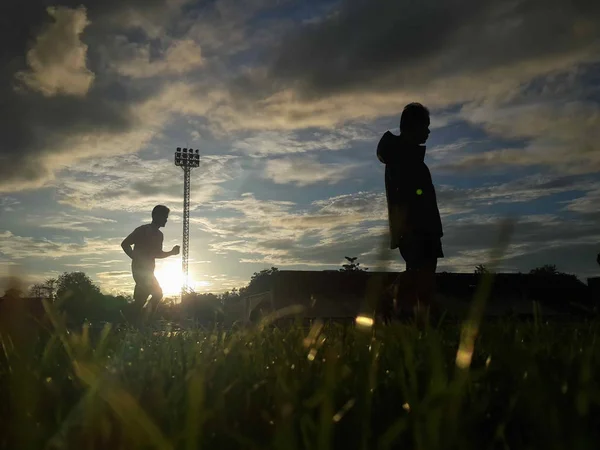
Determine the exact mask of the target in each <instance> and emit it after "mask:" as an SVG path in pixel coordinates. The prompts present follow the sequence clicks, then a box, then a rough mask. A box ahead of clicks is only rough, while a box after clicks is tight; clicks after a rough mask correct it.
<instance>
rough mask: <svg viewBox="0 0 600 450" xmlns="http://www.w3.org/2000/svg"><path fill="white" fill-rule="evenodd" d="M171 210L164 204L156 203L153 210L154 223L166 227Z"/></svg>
mask: <svg viewBox="0 0 600 450" xmlns="http://www.w3.org/2000/svg"><path fill="white" fill-rule="evenodd" d="M170 211H171V210H170V209H169V208H167V207H166V206H164V205H156V206H155V207H154V209H153V210H152V223H153V224H154V225H156V226H157V227H159V228H160V227H164V226H165V225H166V224H167V219H168V218H169V212H170Z"/></svg>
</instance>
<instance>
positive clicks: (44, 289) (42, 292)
mask: <svg viewBox="0 0 600 450" xmlns="http://www.w3.org/2000/svg"><path fill="white" fill-rule="evenodd" d="M55 283H56V279H55V278H49V279H47V280H46V281H44V282H43V283H35V284H34V285H33V286H31V288H29V296H30V297H35V298H47V299H50V300H54V285H55Z"/></svg>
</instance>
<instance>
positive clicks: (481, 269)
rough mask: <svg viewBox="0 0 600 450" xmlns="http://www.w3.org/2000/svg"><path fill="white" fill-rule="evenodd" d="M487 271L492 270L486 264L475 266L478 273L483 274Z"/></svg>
mask: <svg viewBox="0 0 600 450" xmlns="http://www.w3.org/2000/svg"><path fill="white" fill-rule="evenodd" d="M485 273H490V270H489V269H488V268H487V267H486V265H485V264H478V265H477V266H476V267H475V274H476V275H483V274H485Z"/></svg>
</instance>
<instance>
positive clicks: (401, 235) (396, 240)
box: [377, 103, 444, 319]
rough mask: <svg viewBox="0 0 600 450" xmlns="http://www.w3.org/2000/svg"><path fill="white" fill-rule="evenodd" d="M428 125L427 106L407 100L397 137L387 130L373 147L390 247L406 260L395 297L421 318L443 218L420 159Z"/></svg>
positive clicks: (431, 289) (431, 290)
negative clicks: (379, 168)
mask: <svg viewBox="0 0 600 450" xmlns="http://www.w3.org/2000/svg"><path fill="white" fill-rule="evenodd" d="M429 125H430V119H429V110H428V109H427V108H425V107H424V106H423V105H421V104H420V103H411V104H409V105H407V106H406V107H405V108H404V111H403V112H402V116H401V119H400V136H396V135H394V134H392V133H391V132H389V131H387V132H386V133H385V134H384V135H383V137H382V138H381V140H380V141H379V144H378V146H377V157H378V158H379V160H380V161H381V162H382V163H384V164H385V191H386V198H387V207H388V219H389V231H390V248H391V249H396V248H398V249H399V250H400V254H401V255H402V258H403V259H404V261H405V262H406V272H405V273H404V274H402V276H401V277H399V278H398V280H401V282H400V283H398V282H397V284H396V289H398V290H399V291H400V292H402V293H403V296H402V297H401V296H399V295H397V296H396V299H398V300H402V299H404V304H403V305H402V306H403V307H404V308H406V307H408V308H407V309H413V308H415V307H417V313H419V314H418V317H419V318H420V319H423V318H424V317H426V315H425V314H426V312H427V308H430V307H433V306H434V305H433V304H432V303H433V301H434V299H435V271H436V269H437V262H438V258H443V257H444V253H443V251H442V242H441V238H442V236H443V235H444V233H443V230H442V220H441V218H440V212H439V209H438V206H437V199H436V194H435V188H434V186H433V182H432V179H431V173H430V171H429V168H428V167H427V165H426V164H425V161H424V158H425V150H426V148H425V145H424V144H425V142H426V141H427V139H428V137H429V133H430V131H429ZM398 294H399V292H398Z"/></svg>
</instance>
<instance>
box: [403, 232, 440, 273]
mask: <svg viewBox="0 0 600 450" xmlns="http://www.w3.org/2000/svg"><path fill="white" fill-rule="evenodd" d="M399 248H400V254H401V255H402V258H404V261H405V262H406V270H416V269H420V268H422V267H424V266H426V265H428V263H431V262H432V261H434V260H435V261H437V259H438V258H443V257H444V252H443V251H442V240H441V239H440V238H438V237H433V238H432V237H428V236H403V237H402V238H400V246H399Z"/></svg>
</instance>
